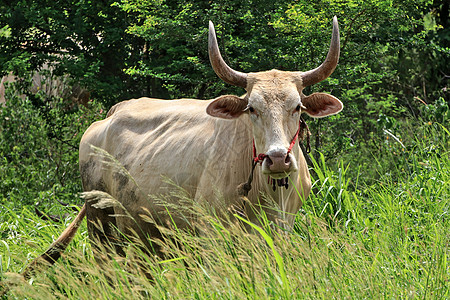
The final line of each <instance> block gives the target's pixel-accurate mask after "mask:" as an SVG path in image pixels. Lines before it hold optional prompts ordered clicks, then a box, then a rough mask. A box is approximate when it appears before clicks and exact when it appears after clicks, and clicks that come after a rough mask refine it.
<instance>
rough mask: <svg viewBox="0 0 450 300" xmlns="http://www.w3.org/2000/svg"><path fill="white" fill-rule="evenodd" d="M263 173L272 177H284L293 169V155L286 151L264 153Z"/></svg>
mask: <svg viewBox="0 0 450 300" xmlns="http://www.w3.org/2000/svg"><path fill="white" fill-rule="evenodd" d="M262 166H263V170H262V171H263V173H264V174H268V175H270V176H271V177H273V178H276V179H278V178H284V177H286V175H288V174H289V173H291V172H292V171H294V170H295V169H296V168H295V165H294V164H293V157H291V154H290V153H287V151H276V152H270V153H268V154H267V155H266V157H265V159H264V162H263V165H262Z"/></svg>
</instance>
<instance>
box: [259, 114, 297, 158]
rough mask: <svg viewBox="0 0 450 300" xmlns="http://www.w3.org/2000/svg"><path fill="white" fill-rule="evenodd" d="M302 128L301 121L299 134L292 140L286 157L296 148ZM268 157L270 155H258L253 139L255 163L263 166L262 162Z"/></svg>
mask: <svg viewBox="0 0 450 300" xmlns="http://www.w3.org/2000/svg"><path fill="white" fill-rule="evenodd" d="M301 127H302V120H300V122H299V124H298V129H297V132H296V133H295V135H294V137H293V138H292V141H291V144H290V145H289V148H288V151H287V153H286V156H287V155H289V153H291V151H292V148H294V145H295V143H296V142H297V139H298V134H299V133H300V128H301ZM267 156H268V155H267V154H264V153H260V154H258V155H256V147H255V139H253V162H255V163H260V164H262V162H263V161H264V158H266V157H267Z"/></svg>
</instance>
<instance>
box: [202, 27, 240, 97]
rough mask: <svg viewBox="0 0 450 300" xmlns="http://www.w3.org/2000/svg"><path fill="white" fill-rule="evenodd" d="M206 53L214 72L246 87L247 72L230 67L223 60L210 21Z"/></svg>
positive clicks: (224, 78) (231, 82) (232, 82)
mask: <svg viewBox="0 0 450 300" xmlns="http://www.w3.org/2000/svg"><path fill="white" fill-rule="evenodd" d="M208 53H209V60H210V61H211V65H212V67H213V69H214V72H216V74H217V76H219V78H220V79H222V80H223V81H225V82H227V83H229V84H232V85H236V86H240V87H243V88H246V87H247V74H245V73H241V72H238V71H235V70H233V69H232V68H230V67H229V66H228V65H227V64H226V63H225V61H224V60H223V58H222V55H220V50H219V46H218V45H217V38H216V30H215V29H214V25H213V23H212V22H211V21H209V35H208Z"/></svg>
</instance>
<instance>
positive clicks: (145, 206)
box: [80, 98, 311, 232]
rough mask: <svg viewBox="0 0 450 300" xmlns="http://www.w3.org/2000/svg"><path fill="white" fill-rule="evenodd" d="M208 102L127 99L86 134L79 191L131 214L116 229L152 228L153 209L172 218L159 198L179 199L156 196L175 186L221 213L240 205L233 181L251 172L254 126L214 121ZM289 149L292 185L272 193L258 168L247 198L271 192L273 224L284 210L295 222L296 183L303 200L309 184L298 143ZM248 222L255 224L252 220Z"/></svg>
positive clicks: (237, 121) (160, 216) (119, 220)
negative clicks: (105, 196)
mask: <svg viewBox="0 0 450 300" xmlns="http://www.w3.org/2000/svg"><path fill="white" fill-rule="evenodd" d="M210 103H211V100H210V101H202V100H193V99H182V100H156V99H149V98H141V99H135V100H129V101H127V102H124V103H121V104H120V105H118V106H117V108H114V112H113V114H112V115H111V116H110V117H108V118H107V119H105V120H102V121H98V122H96V123H94V124H93V125H92V126H91V127H90V128H89V129H88V130H87V131H86V133H85V134H84V136H83V138H82V141H81V144H80V170H81V175H82V179H83V186H84V189H85V190H87V191H89V190H102V191H104V192H107V193H109V194H111V195H112V196H113V197H114V198H116V199H118V200H119V201H120V202H121V203H122V205H123V206H124V207H125V208H126V209H127V210H128V212H130V213H131V215H132V216H133V217H135V220H137V223H136V222H135V221H134V220H131V219H130V218H116V222H117V223H116V225H117V226H118V228H119V229H120V230H121V231H124V232H125V231H126V228H127V227H132V228H133V229H134V230H135V231H136V232H138V228H139V229H142V228H144V227H146V226H149V225H148V223H145V222H144V221H142V218H140V217H139V215H141V214H145V213H146V211H147V212H148V211H150V212H152V214H153V216H154V217H155V218H156V219H157V220H158V221H159V222H161V223H162V224H164V223H166V222H169V221H170V220H169V215H168V214H167V213H166V209H167V208H166V207H165V206H164V205H161V203H160V199H162V198H164V200H165V201H168V202H171V201H174V202H175V203H174V204H175V205H177V204H178V205H179V203H177V202H178V201H180V198H179V197H178V196H173V197H161V196H166V195H170V191H173V190H174V189H177V188H178V187H179V188H181V189H182V190H184V191H185V192H186V193H187V195H188V197H191V198H192V199H193V200H194V201H196V202H199V201H202V202H205V203H207V205H208V206H212V207H215V208H216V209H217V211H218V212H219V213H220V212H223V211H226V210H227V209H228V208H230V207H232V206H233V205H234V206H237V207H242V204H243V203H242V202H241V199H240V197H239V195H238V193H237V186H238V185H239V184H241V183H243V182H245V181H247V179H248V176H249V174H250V171H251V163H252V139H253V130H252V125H251V123H250V118H249V116H247V115H244V116H242V117H240V118H237V119H233V120H224V119H219V118H214V117H212V116H210V115H208V114H207V113H206V108H207V106H208V105H209V104H210ZM91 145H93V146H95V147H98V148H101V149H103V150H105V151H106V152H108V153H109V154H110V155H112V156H113V157H115V158H116V159H117V160H118V162H119V163H120V164H121V165H122V166H123V167H124V168H125V169H126V170H127V171H128V172H129V174H130V175H131V177H132V178H133V179H134V181H133V180H132V179H131V178H127V176H125V175H124V174H122V173H121V171H120V170H119V169H118V167H117V166H111V164H110V163H109V162H108V159H105V158H103V159H102V158H101V157H99V155H98V154H95V153H94V152H95V149H93V148H92V147H91ZM293 154H294V155H295V157H296V159H297V160H298V163H299V168H298V171H297V172H295V173H293V174H291V176H290V178H291V180H292V182H293V183H294V185H292V184H291V187H290V188H289V189H284V187H283V188H278V189H276V190H275V191H273V190H272V186H271V185H268V184H267V176H264V175H263V174H261V172H260V170H259V168H257V169H256V171H255V175H254V178H255V179H254V181H253V184H252V186H253V189H252V190H251V191H250V193H249V195H248V199H249V200H250V202H252V203H254V204H257V203H259V202H258V201H259V199H263V197H260V196H261V194H266V195H268V196H269V199H273V200H274V203H275V204H278V205H279V211H278V212H274V211H270V212H269V213H268V217H269V218H270V219H272V220H274V221H276V219H277V217H278V216H279V215H280V214H281V212H282V211H283V212H284V214H285V216H284V217H283V218H282V219H284V221H286V222H287V224H288V225H292V223H293V220H294V216H295V214H296V212H297V211H298V209H299V208H300V205H301V200H300V198H299V194H298V193H297V192H296V191H295V188H297V189H298V190H299V191H301V193H300V195H301V196H302V198H306V197H307V196H308V194H309V191H310V185H311V183H310V178H309V173H308V170H307V166H306V163H305V160H304V158H303V156H300V155H299V147H297V146H296V147H295V148H294V150H293ZM174 186H176V187H174ZM183 205H186V203H185V204H183ZM264 206H267V207H272V206H273V205H272V204H269V203H267V204H266V205H264ZM245 207H247V209H248V211H247V214H248V215H249V216H252V217H254V215H253V212H252V211H251V210H250V207H249V206H245ZM184 213H186V212H184ZM115 214H117V215H120V214H122V215H123V212H122V211H121V208H119V207H116V208H115ZM88 217H89V211H88ZM174 217H177V218H175V220H176V223H177V224H176V225H177V226H178V227H183V226H185V225H186V222H185V220H184V219H183V218H179V216H177V214H176V213H174V212H172V214H171V216H170V218H174ZM251 221H253V222H257V219H256V218H252V220H251Z"/></svg>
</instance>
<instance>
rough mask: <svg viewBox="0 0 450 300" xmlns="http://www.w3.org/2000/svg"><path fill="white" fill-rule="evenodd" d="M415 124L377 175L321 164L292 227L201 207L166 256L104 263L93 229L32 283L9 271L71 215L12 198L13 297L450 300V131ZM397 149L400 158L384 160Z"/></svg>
mask: <svg viewBox="0 0 450 300" xmlns="http://www.w3.org/2000/svg"><path fill="white" fill-rule="evenodd" d="M416 130H417V132H416V133H417V134H416V137H415V138H414V139H411V140H409V141H403V144H404V145H403V146H404V147H405V151H402V150H401V149H400V151H401V152H399V153H400V154H399V155H401V156H398V155H397V154H396V155H395V157H394V154H393V153H392V157H390V156H386V155H385V156H384V157H381V156H377V154H376V153H375V154H374V159H373V161H372V163H371V166H372V167H373V168H377V171H378V172H379V175H380V179H379V180H378V182H376V183H373V182H372V181H370V183H369V184H368V183H366V182H365V181H364V180H363V178H358V177H353V176H352V177H350V175H349V174H350V172H349V170H352V168H353V171H354V170H355V168H356V169H358V168H359V167H358V166H357V165H356V166H352V165H348V164H345V163H343V162H340V163H339V164H338V165H337V167H334V166H327V164H326V162H325V160H324V159H319V161H318V162H315V167H314V169H315V174H316V175H315V177H314V178H313V183H314V186H313V191H314V192H313V193H312V195H311V197H310V198H309V199H308V201H307V202H306V203H305V205H304V207H303V209H302V211H301V212H299V214H298V215H297V219H296V225H295V228H294V230H293V231H292V232H289V233H287V232H284V231H277V230H272V229H271V228H270V227H267V228H264V229H263V228H259V227H257V226H256V225H254V224H250V227H252V228H253V230H252V232H250V233H249V232H247V231H246V230H245V229H244V228H243V226H242V223H245V222H247V221H244V220H243V221H237V220H236V219H233V218H231V219H230V220H223V219H219V218H217V217H215V216H214V214H213V213H210V212H209V210H208V209H207V208H204V207H195V209H196V210H197V212H196V213H197V215H201V216H202V217H201V218H199V224H200V225H199V228H200V230H199V231H200V232H201V233H200V234H193V233H192V232H190V231H187V230H186V231H183V230H180V229H177V228H175V229H164V230H163V231H164V235H165V236H166V237H167V238H165V239H164V240H162V241H160V243H161V245H162V247H163V251H164V252H165V253H167V254H168V256H167V257H166V258H165V259H161V258H157V257H153V256H148V255H147V254H145V253H142V251H141V250H140V248H139V247H136V246H135V245H130V246H129V248H128V249H127V251H126V253H127V255H126V257H125V258H122V257H119V256H113V257H115V258H114V259H112V260H110V261H109V262H104V263H102V264H100V265H99V263H98V262H97V260H96V257H97V258H98V257H99V256H100V255H101V254H100V253H93V252H92V250H91V248H90V244H89V242H88V241H87V233H86V229H85V227H83V228H81V230H80V231H79V233H78V234H77V236H76V238H75V240H74V242H73V243H72V244H71V246H70V247H69V249H68V250H67V251H66V254H65V256H64V257H63V259H61V260H60V261H58V262H57V263H56V264H55V265H54V266H53V267H51V268H44V269H42V272H38V273H37V275H36V276H35V277H34V278H33V279H32V282H28V283H26V282H22V281H21V280H20V279H18V278H20V277H17V276H14V275H13V274H11V273H10V272H13V273H18V272H20V271H21V270H22V269H23V268H24V267H25V266H26V264H27V262H28V261H29V260H30V259H32V258H34V257H36V256H37V255H38V254H39V253H41V252H42V251H44V250H45V248H46V247H47V246H48V245H49V244H50V243H51V241H52V240H53V239H54V238H55V237H56V236H57V235H59V233H60V232H61V231H62V230H63V228H64V227H65V225H60V226H55V225H52V224H48V223H47V222H44V221H42V220H40V219H38V218H37V217H36V216H34V214H33V213H31V212H29V211H28V210H27V209H24V210H23V211H22V213H21V214H18V215H16V214H13V213H10V212H9V211H8V210H7V209H6V208H5V207H3V208H2V216H1V220H2V223H1V225H0V226H1V227H0V228H1V230H0V232H1V234H2V242H1V243H0V255H1V269H0V271H1V273H0V276H1V278H2V280H3V283H5V282H9V283H11V284H10V287H11V290H10V292H9V293H8V294H7V296H5V297H6V298H11V299H24V298H29V299H55V298H69V299H98V298H99V299H140V298H155V299H167V298H182V299H184V298H194V299H211V298H212V299H218V298H220V299H222V298H226V299H248V298H251V299H261V298H262V299H267V298H277V299H278V298H283V299H293V298H294V299H295V298H298V299H304V298H306V299H308V298H325V299H329V298H338V299H341V298H346V299H362V298H370V299H379V298H389V299H392V298H394V299H398V298H402V299H403V298H407V299H410V298H411V299H415V298H419V299H448V298H449V297H450V291H449V285H450V284H449V275H450V265H449V262H448V260H449V259H448V258H449V254H450V253H449V242H450V234H449V232H450V231H449V229H450V213H449V208H450V187H449V184H450V158H449V150H448V149H449V148H448V146H449V138H450V135H449V132H448V130H447V129H446V128H445V127H442V126H441V125H439V124H436V127H433V126H424V127H421V128H418V129H416ZM423 135H428V139H427V140H425V139H423V138H422V136H423ZM430 140H431V141H432V142H433V145H430V142H429V141H430ZM403 146H401V145H400V147H402V148H403ZM431 146H433V147H431ZM394 158H395V159H396V160H395V162H398V161H401V164H399V163H397V164H396V165H395V166H391V167H386V166H389V164H388V161H389V160H394ZM68 221H69V220H67V222H68ZM67 222H66V223H67ZM262 223H264V222H262ZM172 237H176V240H174V239H173V238H172ZM30 283H31V284H30Z"/></svg>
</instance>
